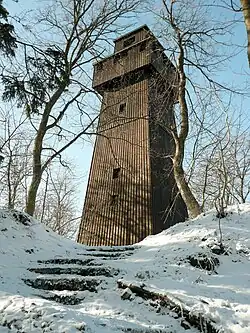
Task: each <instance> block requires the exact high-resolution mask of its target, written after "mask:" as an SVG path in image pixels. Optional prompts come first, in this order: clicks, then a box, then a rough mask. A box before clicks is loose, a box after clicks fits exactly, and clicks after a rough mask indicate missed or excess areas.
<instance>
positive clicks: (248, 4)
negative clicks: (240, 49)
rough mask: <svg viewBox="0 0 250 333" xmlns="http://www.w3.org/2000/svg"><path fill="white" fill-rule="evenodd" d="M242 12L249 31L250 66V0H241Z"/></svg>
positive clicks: (249, 57) (249, 54) (249, 58)
mask: <svg viewBox="0 0 250 333" xmlns="http://www.w3.org/2000/svg"><path fill="white" fill-rule="evenodd" d="M240 2H241V6H242V11H243V17H244V21H245V26H246V30H247V40H248V43H247V56H248V63H249V66H250V0H240Z"/></svg>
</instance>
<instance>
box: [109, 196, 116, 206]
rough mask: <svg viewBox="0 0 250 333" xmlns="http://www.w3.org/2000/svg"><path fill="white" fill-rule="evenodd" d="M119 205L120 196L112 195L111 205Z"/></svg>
mask: <svg viewBox="0 0 250 333" xmlns="http://www.w3.org/2000/svg"><path fill="white" fill-rule="evenodd" d="M117 203H118V194H112V195H111V202H110V205H111V206H114V205H116V204H117Z"/></svg>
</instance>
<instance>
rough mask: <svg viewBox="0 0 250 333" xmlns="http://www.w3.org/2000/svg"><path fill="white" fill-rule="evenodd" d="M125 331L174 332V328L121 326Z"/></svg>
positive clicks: (130, 332) (139, 332)
mask: <svg viewBox="0 0 250 333" xmlns="http://www.w3.org/2000/svg"><path fill="white" fill-rule="evenodd" d="M121 331H122V332H124V333H174V332H176V331H173V329H172V328H166V329H162V328H160V329H159V328H121Z"/></svg>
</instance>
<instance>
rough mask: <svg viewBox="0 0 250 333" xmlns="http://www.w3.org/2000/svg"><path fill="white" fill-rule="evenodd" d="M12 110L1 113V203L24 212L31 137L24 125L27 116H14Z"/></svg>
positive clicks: (29, 171)
mask: <svg viewBox="0 0 250 333" xmlns="http://www.w3.org/2000/svg"><path fill="white" fill-rule="evenodd" d="M9 108H10V105H9ZM12 111H13V110H11V108H10V109H9V110H8V111H7V112H5V111H4V110H2V111H1V119H2V122H1V124H0V132H1V136H2V140H0V147H1V152H2V153H3V155H4V157H5V158H4V161H3V163H2V164H1V168H0V184H1V185H0V193H1V202H2V204H4V205H6V206H7V207H8V208H14V207H15V208H19V209H24V208H25V204H26V198H27V183H28V179H29V176H30V174H31V163H30V158H31V155H32V151H31V144H32V138H31V137H29V135H28V131H27V127H25V126H24V123H25V119H26V117H22V115H21V116H20V117H15V115H14V114H12Z"/></svg>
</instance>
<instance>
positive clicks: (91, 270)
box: [28, 266, 119, 277]
mask: <svg viewBox="0 0 250 333" xmlns="http://www.w3.org/2000/svg"><path fill="white" fill-rule="evenodd" d="M28 271H30V272H34V273H38V274H54V275H60V274H70V275H81V276H105V277H112V276H116V275H118V274H119V270H118V269H114V268H111V267H103V266H94V267H91V266H89V267H67V268H64V267H37V268H28Z"/></svg>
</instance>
